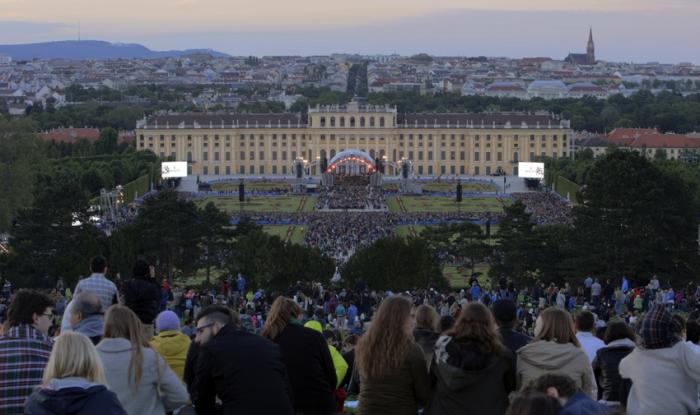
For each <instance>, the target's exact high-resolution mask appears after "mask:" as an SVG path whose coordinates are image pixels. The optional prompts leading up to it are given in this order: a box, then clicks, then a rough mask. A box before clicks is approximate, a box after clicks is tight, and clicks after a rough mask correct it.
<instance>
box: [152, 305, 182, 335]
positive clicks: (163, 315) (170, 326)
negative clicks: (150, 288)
mask: <svg viewBox="0 0 700 415" xmlns="http://www.w3.org/2000/svg"><path fill="white" fill-rule="evenodd" d="M156 330H157V331H158V332H159V333H160V332H161V331H169V330H180V318H179V317H178V316H177V314H175V313H173V312H172V311H170V310H165V311H161V312H160V314H158V316H157V317H156Z"/></svg>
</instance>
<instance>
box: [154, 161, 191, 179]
mask: <svg viewBox="0 0 700 415" xmlns="http://www.w3.org/2000/svg"><path fill="white" fill-rule="evenodd" d="M160 176H161V177H162V178H164V179H174V178H176V177H187V162H186V161H165V162H163V163H161V165H160Z"/></svg>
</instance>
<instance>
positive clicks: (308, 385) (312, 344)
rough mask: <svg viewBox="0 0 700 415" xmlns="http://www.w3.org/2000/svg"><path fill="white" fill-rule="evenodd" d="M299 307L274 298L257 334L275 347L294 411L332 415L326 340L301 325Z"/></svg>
mask: <svg viewBox="0 0 700 415" xmlns="http://www.w3.org/2000/svg"><path fill="white" fill-rule="evenodd" d="M301 311H302V310H301V307H300V306H299V304H297V303H296V302H295V301H294V300H292V299H289V298H287V297H281V296H280V297H277V299H276V300H275V302H274V303H272V307H271V308H270V312H269V313H268V315H267V320H265V325H264V326H263V329H262V331H261V332H260V334H261V335H262V336H263V337H266V338H268V339H270V340H272V341H273V342H275V343H277V345H279V347H280V350H281V351H282V360H283V361H284V364H285V366H286V367H287V374H288V375H289V382H290V383H291V385H292V394H291V395H292V397H293V404H294V411H295V412H297V413H304V414H332V413H335V410H336V399H335V394H334V391H335V386H336V382H337V379H336V374H335V367H334V366H333V360H332V358H331V353H330V351H329V350H328V345H327V344H326V339H325V338H324V337H323V335H322V334H321V333H319V332H317V331H315V330H312V329H310V328H306V327H304V326H302V324H301V322H300V321H299V316H300V315H301Z"/></svg>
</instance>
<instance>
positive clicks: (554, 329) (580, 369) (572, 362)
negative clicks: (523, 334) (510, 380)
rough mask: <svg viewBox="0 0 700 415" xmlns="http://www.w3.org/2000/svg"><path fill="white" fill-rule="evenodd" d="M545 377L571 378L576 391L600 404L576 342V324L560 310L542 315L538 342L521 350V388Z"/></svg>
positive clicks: (590, 370)
mask: <svg viewBox="0 0 700 415" xmlns="http://www.w3.org/2000/svg"><path fill="white" fill-rule="evenodd" d="M546 373H560V374H564V375H568V376H570V377H571V378H572V379H574V381H576V387H578V388H579V389H580V390H582V391H583V392H584V393H586V394H587V395H588V396H589V397H590V398H591V399H594V400H597V394H598V386H597V385H596V382H595V376H594V375H593V367H592V366H591V364H590V362H589V360H588V355H586V352H584V351H583V349H582V348H581V344H580V343H579V341H578V339H577V338H576V329H575V327H574V320H573V318H572V317H571V314H569V312H568V311H566V310H564V309H563V308H559V307H550V308H547V309H545V310H544V311H542V313H540V315H539V316H538V317H537V320H536V321H535V338H534V339H532V341H531V342H530V343H529V344H528V345H526V346H523V347H521V348H520V349H519V350H518V368H517V381H518V382H517V383H518V388H521V387H522V386H523V385H527V384H528V383H529V382H530V381H531V380H533V379H536V378H538V377H540V376H541V375H544V374H546Z"/></svg>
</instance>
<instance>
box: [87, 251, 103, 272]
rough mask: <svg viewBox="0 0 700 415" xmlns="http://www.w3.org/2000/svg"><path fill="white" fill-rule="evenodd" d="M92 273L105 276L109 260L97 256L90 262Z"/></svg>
mask: <svg viewBox="0 0 700 415" xmlns="http://www.w3.org/2000/svg"><path fill="white" fill-rule="evenodd" d="M90 271H92V272H94V273H96V274H104V273H105V272H106V271H107V260H106V259H105V257H103V256H102V255H97V256H95V257H93V258H92V259H91V260H90Z"/></svg>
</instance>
